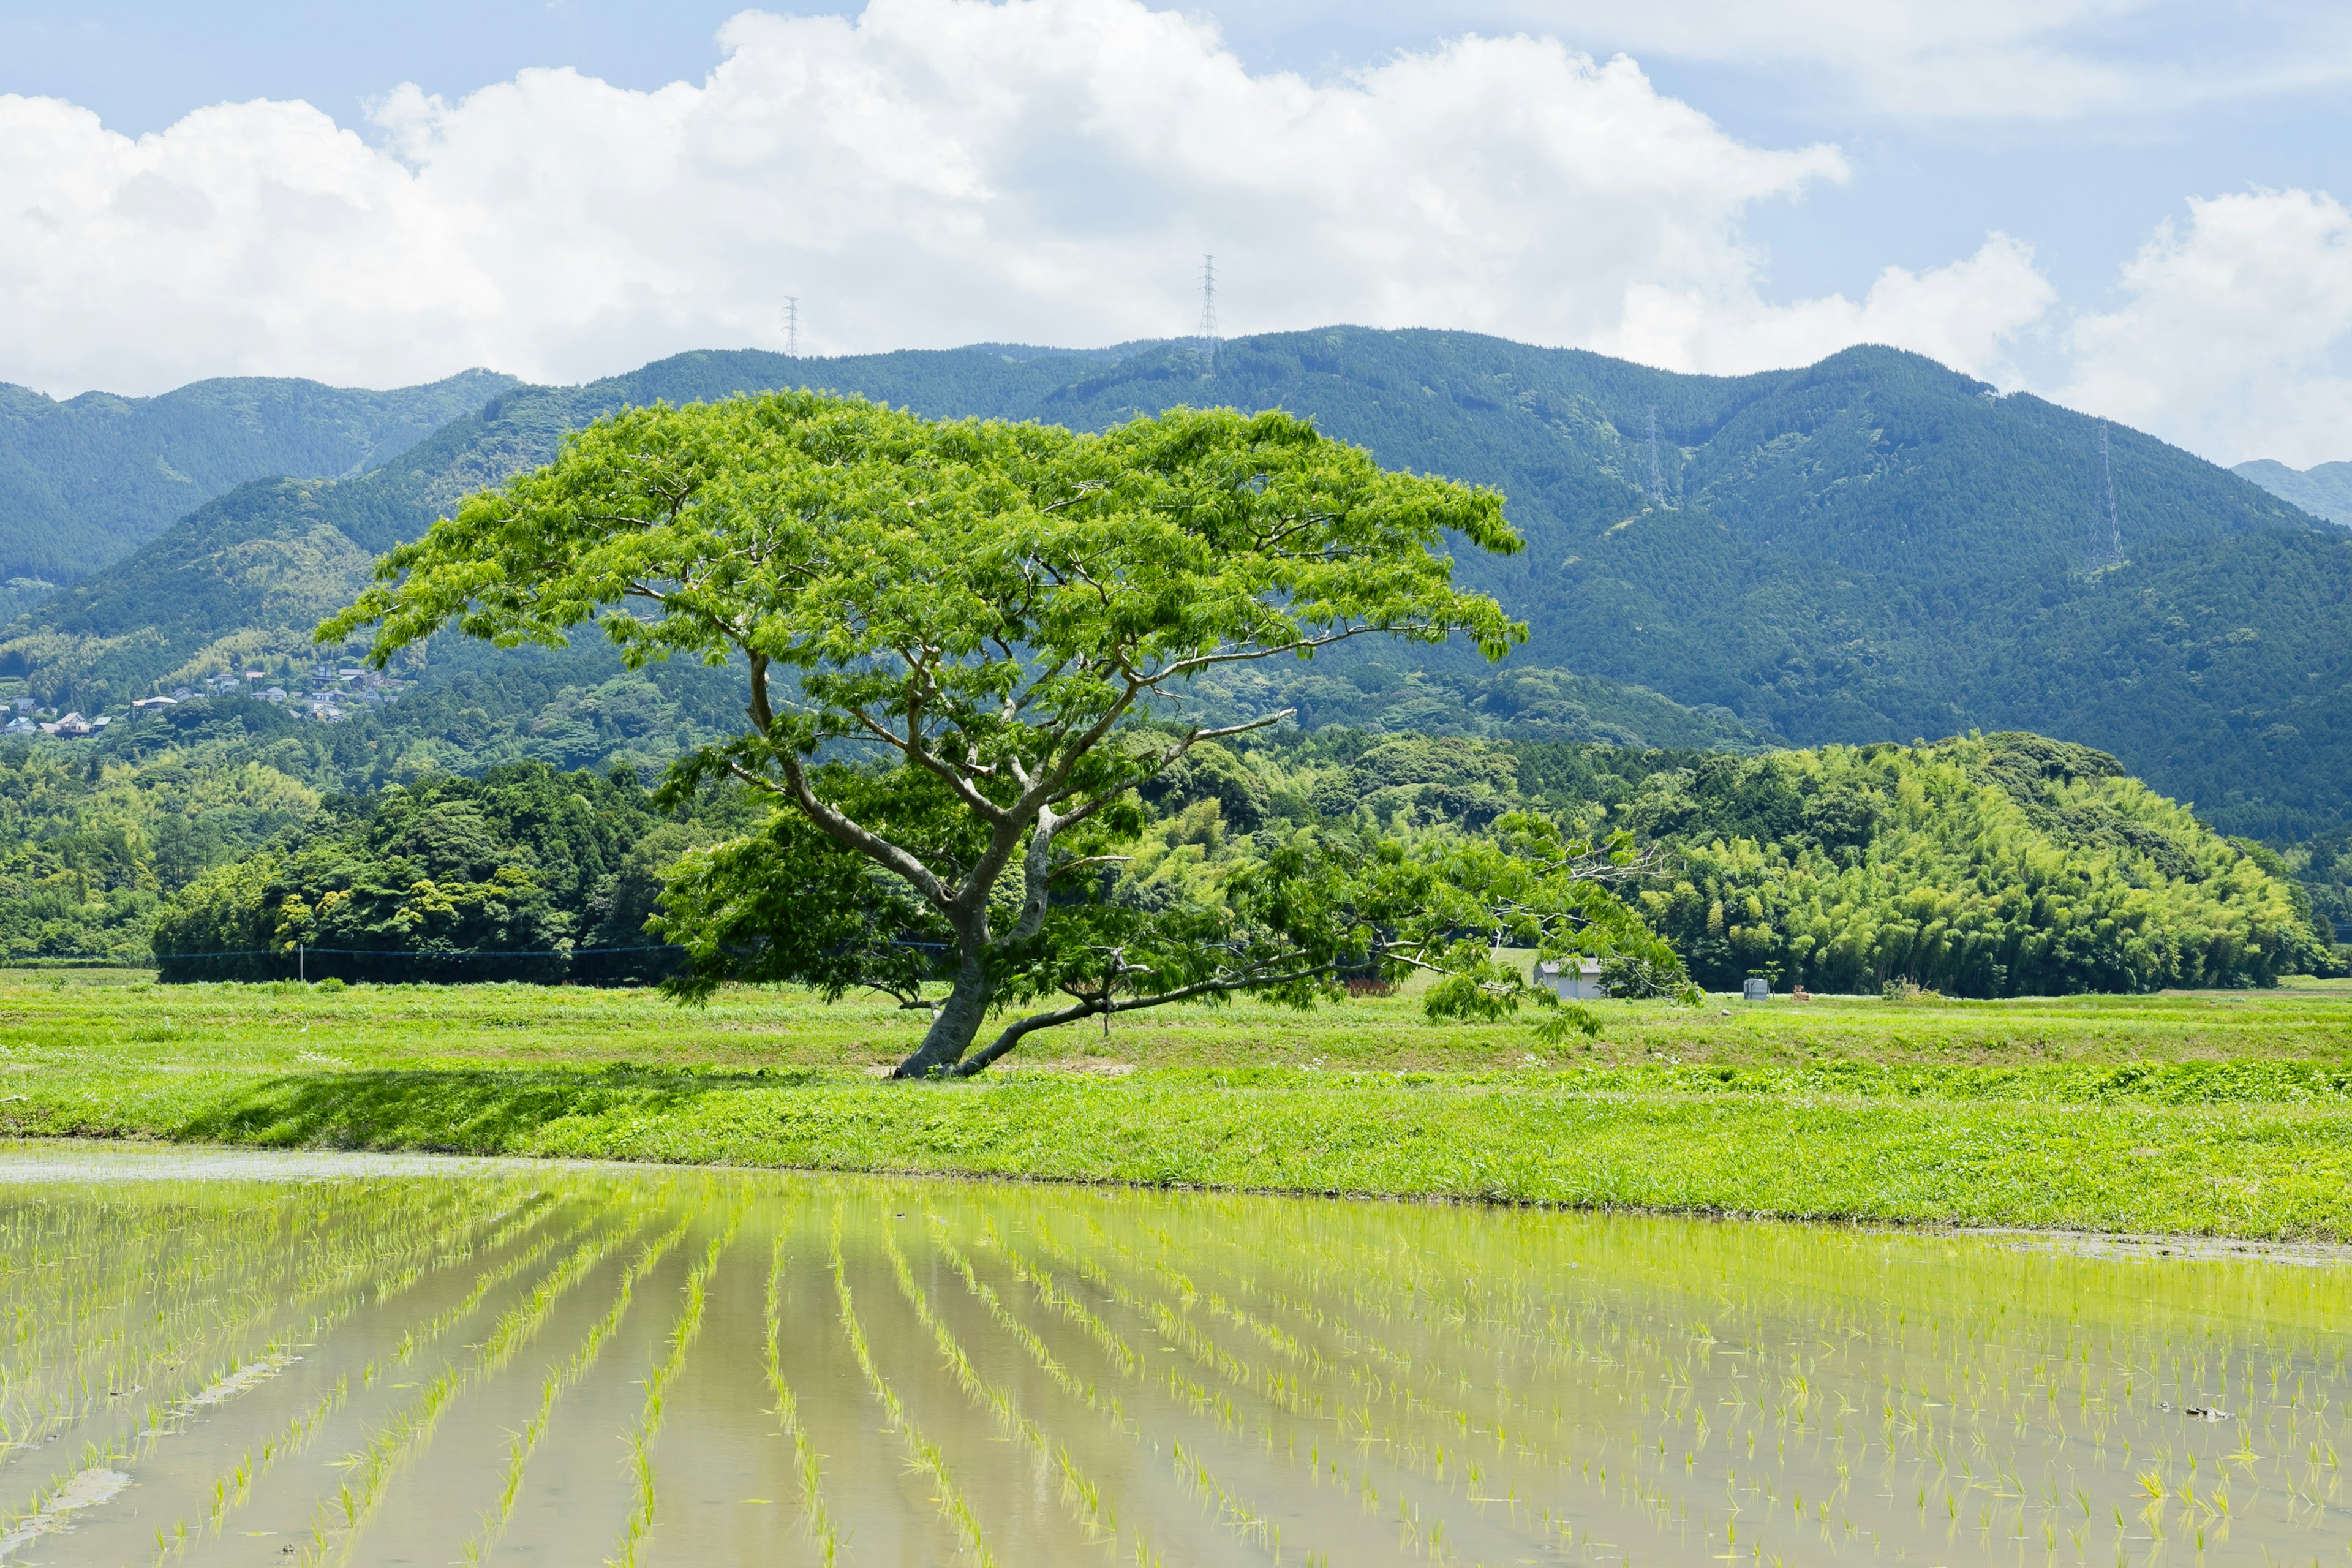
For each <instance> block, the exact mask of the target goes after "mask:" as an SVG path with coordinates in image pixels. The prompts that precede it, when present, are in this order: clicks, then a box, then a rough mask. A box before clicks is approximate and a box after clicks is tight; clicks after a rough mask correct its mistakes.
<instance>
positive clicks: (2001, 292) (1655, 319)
mask: <svg viewBox="0 0 2352 1568" xmlns="http://www.w3.org/2000/svg"><path fill="white" fill-rule="evenodd" d="M2056 303H2057V291H2056V290H2055V289H2053V288H2052V287H2051V286H2050V281H2049V279H2046V278H2044V277H2042V274H2041V272H2040V271H2038V270H2037V269H2036V268H2034V265H2033V248H2032V247H2031V246H2029V245H2026V244H2023V243H2022V242H2021V241H2019V240H2015V239H2012V238H2011V237H2009V236H2007V235H2005V234H1995V235H1992V236H1990V237H1988V238H1987V239H1986V240H1985V243H1984V245H1983V247H1981V248H1979V250H1978V251H1977V253H1976V254H1975V255H1973V256H1970V257H1967V258H1963V259H1961V260H1958V261H1955V262H1953V263H1952V264H1950V265H1949V266H1948V267H1938V268H1933V269H1931V270H1929V271H1926V272H1913V271H1911V270H1909V269H1908V268H1901V267H1889V268H1886V269H1885V271H1884V272H1881V273H1880V274H1879V275H1878V277H1877V279H1875V280H1874V281H1873V282H1872V284H1871V286H1870V289H1869V291H1868V292H1867V293H1865V294H1864V296H1863V298H1862V300H1861V301H1860V302H1859V303H1857V302H1855V301H1853V300H1848V299H1847V298H1846V297H1845V296H1844V295H1843V294H1832V295H1831V296H1829V297H1828V298H1826V299H1820V300H1802V301H1800V302H1799V303H1797V304H1794V305H1790V306H1785V307H1782V308H1780V309H1777V310H1752V309H1749V310H1722V309H1721V308H1720V307H1718V306H1716V305H1714V304H1713V303H1712V302H1711V301H1709V300H1706V298H1704V297H1703V296H1701V295H1699V294H1698V293H1696V292H1695V291H1684V292H1679V293H1678V292H1676V291H1675V290H1674V289H1669V288H1665V287H1662V286H1658V285H1649V284H1644V285H1637V286H1636V287H1634V288H1633V289H1629V290H1628V291H1627V294H1626V300H1625V317H1624V321H1623V322H1622V325H1621V326H1620V327H1618V328H1617V330H1616V331H1613V332H1609V333H1604V334H1602V335H1601V337H1600V339H1599V340H1598V341H1596V342H1595V343H1594V344H1593V346H1594V347H1596V348H1600V349H1602V350H1604V351H1605V352H1607V353H1615V354H1619V355H1622V356H1623V357H1624V358H1627V359H1633V360H1639V361H1641V362H1642V363H1645V364H1657V365H1666V366H1670V367H1672V368H1675V369H1678V370H1694V371H1701V372H1712V373H1717V374H1730V373H1736V372H1739V371H1745V370H1752V369H1755V368H1758V367H1759V366H1763V365H1791V364H1803V363H1807V362H1808V361H1811V360H1812V359H1815V358H1818V357H1819V356H1820V354H1821V353H1822V352H1823V350H1824V346H1825V345H1826V346H1828V347H1841V346H1843V345H1845V344H1848V343H1895V344H1897V345H1899V346H1901V347H1903V348H1907V349H1913V350H1916V351H1917V352H1918V353H1924V354H1926V355H1927V356H1928V357H1929V358H1931V359H1936V360H1940V361H1942V362H1943V363H1946V364H1948V365H1950V366H1951V367H1952V368H1953V369H1955V370H1960V371H1966V372H1967V373H1968V374H1971V375H1975V376H1979V377H1981V378H1983V379H1984V380H1986V381H1990V382H1995V383H1998V384H2000V385H2002V386H2005V387H2015V386H2018V385H2021V384H2023V383H2024V381H2025V377H2024V375H2023V374H2021V372H2020V371H2019V369H2018V367H2017V365H2016V364H2015V363H2013V362H2012V360H2011V352H2012V350H2013V349H2014V348H2015V346H2016V344H2017V343H2018V342H2019V341H2020V339H2021V337H2022V336H2023V335H2024V334H2025V333H2027V332H2028V331H2030V330H2031V329H2032V328H2033V327H2034V326H2036V325H2037V324H2038V323H2039V322H2040V321H2042V318H2043V316H2044V315H2045V314H2046V313H2047V312H2048V311H2049V310H2050V309H2051V307H2052V306H2053V305H2054V304H2056Z"/></svg>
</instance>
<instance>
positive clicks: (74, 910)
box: [0, 742, 319, 958]
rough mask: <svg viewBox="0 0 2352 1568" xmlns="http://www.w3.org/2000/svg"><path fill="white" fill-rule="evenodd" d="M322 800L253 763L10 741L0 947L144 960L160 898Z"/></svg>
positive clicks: (4, 754) (5, 766)
mask: <svg viewBox="0 0 2352 1568" xmlns="http://www.w3.org/2000/svg"><path fill="white" fill-rule="evenodd" d="M318 798H319V797H318V795H316V794H315V793H314V792H313V791H312V790H310V788H309V787H308V786H306V785H305V784H302V783H301V782H300V781H299V780H298V779H294V778H289V777H288V776H287V775H286V774H284V773H279V772H278V771H277V770H275V769H272V768H269V767H267V766H264V765H262V764H260V763H254V762H249V761H248V762H245V763H221V764H215V765H207V764H206V763H205V762H204V761H202V760H200V759H197V758H195V757H192V756H190V755H187V754H185V753H181V752H173V753H169V754H165V755H162V756H158V757H153V758H150V759H147V760H145V761H143V762H141V763H124V762H121V761H118V760H114V759H110V758H107V757H103V756H100V755H98V754H95V753H91V752H79V753H77V752H66V751H64V750H63V749H61V748H58V747H53V746H34V745H30V744H27V743H26V742H10V743H6V744H5V745H0V955H5V956H6V957H11V958H23V957H43V956H73V957H88V956H116V957H122V958H138V957H142V956H143V955H144V954H145V953H146V952H147V928H148V925H149V923H150V922H151V921H152V920H153V918H154V915H155V911H156V909H157V906H158V901H159V900H161V899H162V898H163V896H164V895H167V894H169V893H171V892H173V891H174V890H175V889H180V888H182V887H184V886H185V885H186V884H188V883H189V882H191V881H193V880H194V879H197V878H198V877H200V876H201V875H203V873H204V872H205V870H206V869H207V868H210V867H213V866H215V865H216V864H219V863H221V862H224V861H226V860H229V859H231V858H235V857H236V856H238V855H241V854H244V853H247V852H248V851H250V850H251V849H253V848H254V847H257V846H258V845H259V844H261V843H262V842H264V841H266V840H267V839H268V838H269V837H271V836H273V835H274V834H276V833H278V831H280V830H281V829H283V828H284V827H286V826H289V824H291V823H294V822H297V821H299V820H300V819H302V818H303V817H305V816H308V815H309V814H310V811H311V809H312V808H313V807H314V806H316V805H317V804H318Z"/></svg>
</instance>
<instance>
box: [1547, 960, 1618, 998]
mask: <svg viewBox="0 0 2352 1568" xmlns="http://www.w3.org/2000/svg"><path fill="white" fill-rule="evenodd" d="M1535 978H1536V984H1538V985H1547V986H1549V987H1550V988H1551V991H1552V994H1554V995H1556V996H1558V997H1559V999H1560V1000H1561V1001H1563V1002H1587V1001H1592V1000H1595V999H1597V998H1599V997H1602V996H1606V995H1608V994H1609V992H1608V989H1607V988H1606V987H1605V986H1603V985H1602V984H1601V961H1600V960H1599V959H1597V958H1594V957H1592V956H1591V955H1590V954H1587V953H1581V952H1571V953H1570V954H1569V955H1568V956H1567V957H1566V958H1558V959H1554V958H1547V959H1544V960H1543V961H1542V962H1540V963H1538V964H1537V965H1536V977H1535Z"/></svg>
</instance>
